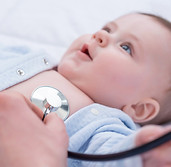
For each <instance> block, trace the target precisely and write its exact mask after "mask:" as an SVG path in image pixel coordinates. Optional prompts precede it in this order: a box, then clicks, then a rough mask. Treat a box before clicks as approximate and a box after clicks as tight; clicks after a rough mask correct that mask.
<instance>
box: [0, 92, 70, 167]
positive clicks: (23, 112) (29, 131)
mask: <svg viewBox="0 0 171 167" xmlns="http://www.w3.org/2000/svg"><path fill="white" fill-rule="evenodd" d="M42 116H43V113H42V111H40V110H39V109H38V108H37V107H36V106H35V105H33V104H32V103H31V102H30V101H29V100H27V99H26V98H25V97H24V96H22V95H20V94H18V93H10V94H6V93H0V166H3V167H9V166H13V167H19V166H23V167H27V166H28V167H30V166H35V167H47V166H49V167H57V166H58V167H63V166H67V160H66V158H67V147H68V136H67V133H66V130H65V126H64V122H63V121H62V120H61V119H60V118H58V116H57V115H56V114H55V113H50V114H48V115H47V116H46V118H45V120H44V122H42V120H41V119H42Z"/></svg>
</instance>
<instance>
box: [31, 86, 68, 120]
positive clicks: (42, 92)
mask: <svg viewBox="0 0 171 167" xmlns="http://www.w3.org/2000/svg"><path fill="white" fill-rule="evenodd" d="M31 101H32V103H33V104H35V105H36V106H37V107H39V108H40V109H41V110H42V111H43V113H44V114H45V116H46V115H47V114H48V113H49V112H55V113H57V114H58V116H59V117H60V118H62V119H63V120H65V119H67V117H68V116H69V104H68V100H67V99H66V97H65V96H64V95H63V94H62V93H61V92H60V91H59V90H57V89H55V88H53V87H50V86H41V87H38V88H37V89H36V90H35V91H33V93H32V96H31Z"/></svg>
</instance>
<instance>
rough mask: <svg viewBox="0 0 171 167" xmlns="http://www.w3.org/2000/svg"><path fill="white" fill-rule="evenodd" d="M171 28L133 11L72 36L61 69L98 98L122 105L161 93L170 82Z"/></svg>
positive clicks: (102, 101) (102, 102) (106, 103)
mask: <svg viewBox="0 0 171 167" xmlns="http://www.w3.org/2000/svg"><path fill="white" fill-rule="evenodd" d="M169 40H171V37H170V32H169V31H168V30H167V29H166V28H165V27H163V26H162V25H160V24H159V23H158V22H157V21H156V20H154V19H153V18H151V17H149V16H145V15H140V14H130V15H126V16H123V17H120V18H119V19H117V20H115V21H112V22H110V23H108V24H106V25H105V26H104V28H103V29H101V30H99V31H98V32H96V33H95V34H93V35H84V36H82V37H80V38H78V39H77V40H75V41H74V42H73V44H72V45H71V47H70V48H69V49H68V50H67V52H66V53H65V55H64V57H63V59H62V60H61V62H60V64H59V67H58V71H59V72H60V73H61V74H62V75H63V76H65V77H66V78H67V79H68V80H70V81H71V82H72V83H73V84H74V85H76V86H77V87H78V88H80V89H81V90H82V91H83V92H85V93H86V94H87V95H88V96H90V97H91V98H92V99H93V100H94V101H95V102H97V103H101V104H104V105H108V106H111V107H117V108H122V107H123V106H124V105H126V104H127V105H128V104H135V103H137V102H138V101H139V100H140V99H143V98H146V97H154V98H156V97H159V98H160V97H161V95H162V93H163V92H164V90H165V89H166V88H167V86H168V83H169V73H168V71H169V70H170V68H169V66H170V63H169V61H171V60H170V58H169V54H170V48H169V47H170V42H169Z"/></svg>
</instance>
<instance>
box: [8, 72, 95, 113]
mask: <svg viewBox="0 0 171 167" xmlns="http://www.w3.org/2000/svg"><path fill="white" fill-rule="evenodd" d="M39 86H52V87H54V88H56V89H58V90H60V91H61V92H62V93H63V94H64V95H65V96H66V98H67V99H68V102H69V106H70V113H71V114H73V113H74V112H76V111H77V110H79V109H80V108H82V107H85V106H87V105H89V104H92V103H93V101H92V100H91V99H90V98H89V97H88V96H87V95H86V94H84V93H83V92H82V91H81V90H80V89H78V88H77V87H75V86H74V85H73V84H72V83H71V82H69V81H68V80H67V79H66V78H64V77H63V76H62V75H60V74H59V73H58V72H57V71H55V70H49V71H44V72H42V73H39V74H37V75H35V76H34V77H32V78H30V79H28V80H26V81H24V82H22V83H19V84H17V85H14V86H12V87H10V88H8V89H6V90H5V91H11V90H14V91H17V92H19V93H21V94H23V95H24V96H26V97H27V98H28V99H30V97H31V94H32V92H33V91H34V90H35V89H36V88H37V87H39ZM71 114H70V115H71Z"/></svg>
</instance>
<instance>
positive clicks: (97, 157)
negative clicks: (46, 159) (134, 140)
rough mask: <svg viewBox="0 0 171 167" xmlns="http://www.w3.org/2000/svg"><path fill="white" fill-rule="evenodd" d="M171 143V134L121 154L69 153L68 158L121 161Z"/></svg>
mask: <svg viewBox="0 0 171 167" xmlns="http://www.w3.org/2000/svg"><path fill="white" fill-rule="evenodd" d="M169 141H171V132H169V133H167V134H165V135H163V136H161V137H159V138H157V139H155V140H153V141H151V142H149V143H146V144H143V145H141V146H139V147H136V148H133V149H130V150H127V151H123V152H119V153H111V154H103V155H102V154H82V153H77V152H71V151H68V158H72V159H78V160H83V161H113V160H120V159H124V158H129V157H132V156H135V155H139V154H142V153H145V152H147V151H150V150H152V149H154V148H156V147H159V146H161V145H162V144H164V143H166V142H169Z"/></svg>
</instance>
